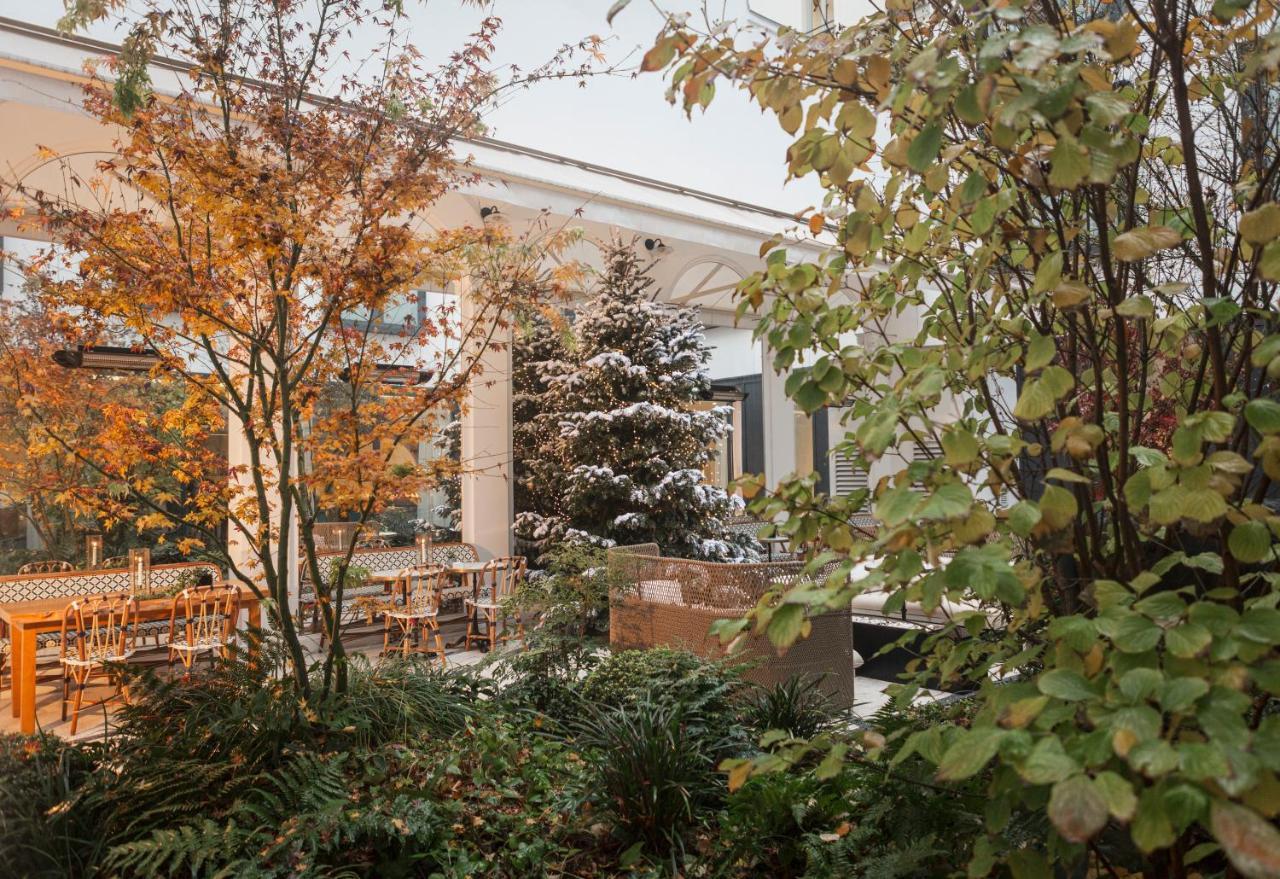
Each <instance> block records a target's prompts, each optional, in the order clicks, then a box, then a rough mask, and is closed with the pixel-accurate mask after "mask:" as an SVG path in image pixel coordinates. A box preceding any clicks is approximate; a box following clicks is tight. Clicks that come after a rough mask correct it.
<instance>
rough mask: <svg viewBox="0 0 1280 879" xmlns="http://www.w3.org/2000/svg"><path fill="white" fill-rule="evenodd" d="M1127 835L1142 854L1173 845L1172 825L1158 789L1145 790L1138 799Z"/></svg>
mask: <svg viewBox="0 0 1280 879" xmlns="http://www.w3.org/2000/svg"><path fill="white" fill-rule="evenodd" d="M1129 833H1130V835H1131V836H1132V837H1133V843H1134V845H1136V846H1137V847H1138V848H1139V849H1141V850H1142V851H1144V852H1153V851H1155V850H1156V849H1160V848H1167V847H1168V846H1170V845H1172V844H1173V840H1174V838H1175V837H1174V832H1173V824H1172V823H1171V822H1170V821H1169V816H1168V814H1167V813H1166V812H1165V805H1164V798H1163V797H1162V796H1161V795H1160V791H1159V790H1158V789H1156V788H1147V789H1146V790H1145V791H1143V792H1142V796H1141V797H1139V798H1138V811H1137V812H1136V813H1135V814H1134V816H1133V824H1132V825H1130V828H1129Z"/></svg>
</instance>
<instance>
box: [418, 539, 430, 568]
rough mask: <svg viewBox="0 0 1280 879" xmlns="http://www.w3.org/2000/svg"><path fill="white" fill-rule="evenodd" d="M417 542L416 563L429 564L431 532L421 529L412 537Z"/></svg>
mask: <svg viewBox="0 0 1280 879" xmlns="http://www.w3.org/2000/svg"><path fill="white" fill-rule="evenodd" d="M414 540H415V541H416V542H417V544H418V564H420V565H429V564H431V532H430V531H423V532H422V533H421V534H418V535H416V536H415V537H414Z"/></svg>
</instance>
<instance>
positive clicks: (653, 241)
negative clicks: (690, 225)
mask: <svg viewBox="0 0 1280 879" xmlns="http://www.w3.org/2000/svg"><path fill="white" fill-rule="evenodd" d="M644 249H645V250H647V251H649V252H650V253H652V254H653V255H654V256H662V255H663V254H665V253H670V252H671V248H670V247H668V246H667V245H666V244H663V243H662V239H661V238H646V239H645V240H644Z"/></svg>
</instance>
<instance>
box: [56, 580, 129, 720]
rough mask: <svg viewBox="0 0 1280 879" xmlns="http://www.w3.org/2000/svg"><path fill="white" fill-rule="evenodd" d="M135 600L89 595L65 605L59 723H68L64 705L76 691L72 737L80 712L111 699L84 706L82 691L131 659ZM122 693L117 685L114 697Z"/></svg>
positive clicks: (120, 686)
mask: <svg viewBox="0 0 1280 879" xmlns="http://www.w3.org/2000/svg"><path fill="white" fill-rule="evenodd" d="M135 609H136V601H135V599H134V598H133V597H132V596H130V595H127V594H124V593H116V594H111V595H89V596H85V597H83V598H77V599H75V600H74V601H72V602H71V603H70V604H68V605H67V607H66V610H64V611H63V614H62V638H61V643H60V645H59V648H58V662H59V663H61V665H62V719H63V720H66V719H67V702H68V701H70V700H71V694H70V688H71V684H72V683H74V684H75V687H76V693H75V700H74V704H73V705H72V709H71V734H72V735H75V733H76V727H77V725H78V723H79V721H80V711H81V709H82V708H85V707H90V708H91V707H93V706H94V705H104V704H106V703H107V702H109V701H111V699H112V698H113V697H112V696H108V697H105V698H103V699H101V700H99V701H97V702H94V703H92V704H91V705H89V706H85V705H84V704H83V703H84V688H85V686H86V685H87V684H88V682H89V679H90V678H91V677H92V676H93V675H95V674H106V675H108V676H109V675H111V674H112V670H111V669H110V668H108V665H109V664H112V663H119V662H126V661H128V659H129V657H131V656H133V654H134V652H135V648H134V631H133V625H132V624H133V616H134V613H135ZM122 694H123V695H125V696H127V693H123V684H122V682H121V681H119V680H117V681H116V692H115V694H114V696H115V697H119V696H121V695H122Z"/></svg>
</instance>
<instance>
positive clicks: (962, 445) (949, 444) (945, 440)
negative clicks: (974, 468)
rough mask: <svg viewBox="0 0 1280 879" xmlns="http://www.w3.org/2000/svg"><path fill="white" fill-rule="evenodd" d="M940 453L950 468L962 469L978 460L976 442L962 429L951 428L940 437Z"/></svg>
mask: <svg viewBox="0 0 1280 879" xmlns="http://www.w3.org/2000/svg"><path fill="white" fill-rule="evenodd" d="M942 453H943V454H944V455H945V456H946V461H947V463H948V464H950V465H951V466H952V467H963V466H964V465H966V464H970V463H972V462H974V461H976V460H978V440H977V438H976V437H975V436H974V435H973V434H972V433H970V432H969V431H967V430H965V429H963V428H960V427H955V428H952V429H951V430H948V431H947V432H946V433H944V434H943V435H942Z"/></svg>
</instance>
